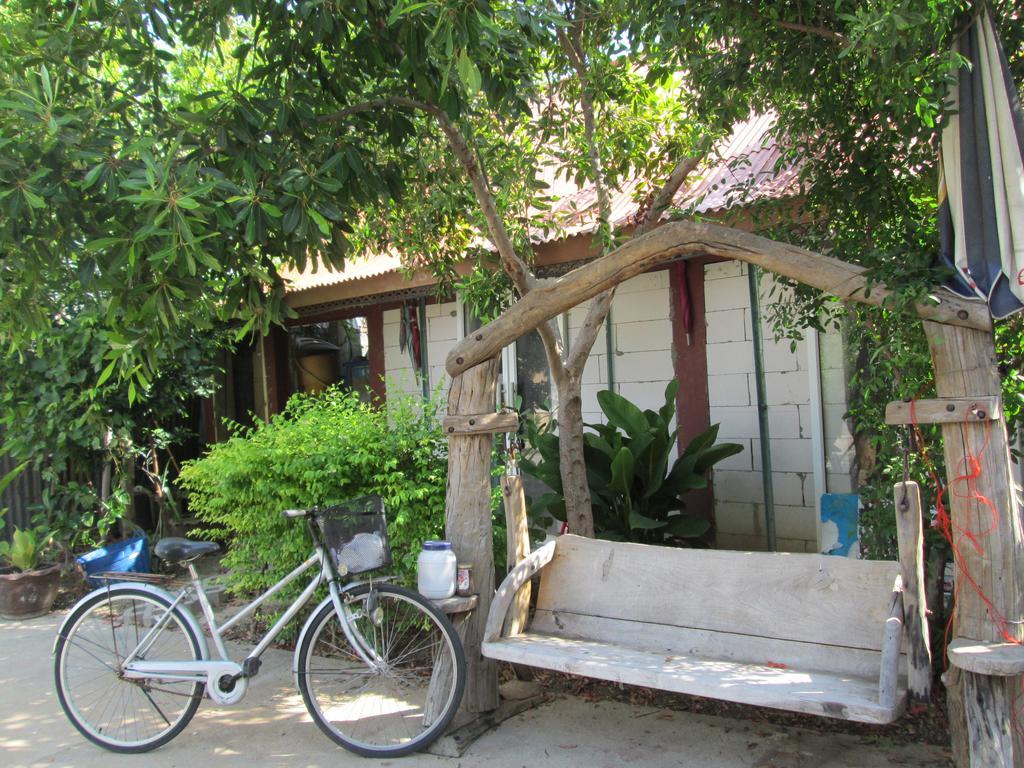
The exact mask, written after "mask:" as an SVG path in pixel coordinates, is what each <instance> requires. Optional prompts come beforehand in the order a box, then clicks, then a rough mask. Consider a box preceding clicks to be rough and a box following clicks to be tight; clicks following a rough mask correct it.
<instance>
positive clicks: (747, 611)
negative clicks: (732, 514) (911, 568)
mask: <svg viewBox="0 0 1024 768" xmlns="http://www.w3.org/2000/svg"><path fill="white" fill-rule="evenodd" d="M898 573H899V564H898V563H896V562H883V561H872V560H851V559H848V558H844V557H829V556H827V555H811V554H787V553H767V552H728V551H716V550H698V549H676V548H671V547H655V546H648V545H644V544H629V543H623V542H611V541H596V540H592V539H584V538H581V537H579V536H573V535H571V534H566V535H564V536H560V537H559V538H558V540H557V548H556V550H555V557H554V559H553V561H552V563H551V564H550V565H549V566H547V569H546V570H545V573H544V578H543V579H542V581H541V588H540V594H539V597H538V602H537V607H538V608H539V609H543V610H548V611H570V612H573V613H580V614H588V615H592V616H606V617H609V618H619V619H629V620H633V621H641V622H649V623H652V624H656V623H663V622H666V620H668V621H671V623H672V624H676V625H678V626H685V627H693V628H698V629H708V630H713V631H720V632H740V633H744V634H749V635H758V636H762V637H772V638H777V639H783V640H802V641H805V642H811V643H822V644H825V645H840V646H849V647H856V648H865V649H870V650H876V651H877V650H880V649H881V641H882V632H881V628H882V625H883V624H884V622H885V620H886V619H887V618H888V616H889V608H890V606H891V604H892V584H893V581H894V579H895V578H896V576H897V574H898ZM684 587H685V588H684Z"/></svg>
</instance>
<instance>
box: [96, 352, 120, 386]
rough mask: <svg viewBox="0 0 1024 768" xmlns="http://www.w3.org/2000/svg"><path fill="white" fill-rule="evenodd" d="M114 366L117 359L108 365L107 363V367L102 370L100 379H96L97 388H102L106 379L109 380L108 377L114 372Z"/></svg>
mask: <svg viewBox="0 0 1024 768" xmlns="http://www.w3.org/2000/svg"><path fill="white" fill-rule="evenodd" d="M116 366H117V359H116V358H115V359H114V360H111V361H110V362H109V363H107V367H106V368H104V369H103V372H102V373H100V377H99V378H98V379H96V386H97V387H102V386H103V385H104V384H105V383H106V381H107V379H109V378H110V375H111V374H112V373H113V372H114V368H115V367H116Z"/></svg>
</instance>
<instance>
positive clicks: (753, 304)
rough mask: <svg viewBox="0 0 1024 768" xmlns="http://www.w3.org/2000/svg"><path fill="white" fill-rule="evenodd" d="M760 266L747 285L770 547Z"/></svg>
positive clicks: (771, 492) (750, 271)
mask: <svg viewBox="0 0 1024 768" xmlns="http://www.w3.org/2000/svg"><path fill="white" fill-rule="evenodd" d="M757 273H758V269H757V267H755V266H754V265H753V264H748V265H747V287H748V289H749V291H750V326H751V330H752V332H753V336H754V340H753V344H754V383H755V385H756V388H757V426H758V434H759V435H760V437H761V487H762V488H763V490H764V528H765V534H766V535H767V536H768V550H769V551H770V552H774V551H775V549H776V546H775V489H774V488H773V486H772V451H771V431H770V430H769V428H768V397H767V395H766V393H765V384H764V349H763V340H762V338H761V297H760V294H759V293H758V289H757Z"/></svg>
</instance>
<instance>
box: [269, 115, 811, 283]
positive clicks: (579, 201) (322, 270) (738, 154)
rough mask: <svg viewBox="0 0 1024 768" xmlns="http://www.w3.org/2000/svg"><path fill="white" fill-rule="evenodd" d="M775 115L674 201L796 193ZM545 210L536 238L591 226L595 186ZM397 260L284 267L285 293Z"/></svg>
mask: <svg viewBox="0 0 1024 768" xmlns="http://www.w3.org/2000/svg"><path fill="white" fill-rule="evenodd" d="M774 125H775V115H772V114H767V115H755V116H753V117H751V118H750V119H748V120H745V121H743V122H742V123H739V124H737V126H736V127H735V129H734V130H733V132H732V133H731V134H730V135H729V136H728V137H727V138H725V139H724V140H722V141H721V142H720V143H719V144H718V145H717V146H716V147H715V149H714V151H713V152H712V154H711V158H712V159H711V162H709V163H708V164H707V165H706V166H705V167H703V168H702V169H700V170H699V171H698V173H697V174H696V175H695V177H694V181H693V182H692V183H690V184H687V185H684V186H683V187H681V188H680V190H679V191H678V192H677V193H676V196H675V198H674V199H673V205H674V206H675V207H677V208H683V209H690V210H692V211H693V212H694V213H695V214H711V213H716V212H721V211H724V210H726V209H729V208H732V207H734V206H738V205H750V204H752V203H754V202H757V201H762V200H769V199H781V198H784V197H788V196H791V195H794V194H796V192H797V187H798V182H799V180H798V170H799V169H798V168H797V167H796V166H794V165H792V164H788V165H787V164H783V163H782V153H781V152H780V150H779V147H778V144H777V143H776V141H775V139H774V137H773V136H772V135H771V130H772V128H773V126H774ZM642 182H643V180H641V179H634V180H632V181H629V182H627V183H625V184H624V185H622V187H621V188H619V189H617V190H615V191H614V192H613V193H612V198H611V219H612V222H613V224H614V226H616V227H624V226H630V225H632V224H635V223H636V217H637V215H638V212H639V211H640V208H641V203H642V199H641V194H640V191H639V190H640V187H641V184H642ZM550 215H551V217H552V219H553V220H555V221H557V222H558V226H556V227H554V228H552V229H551V230H550V231H549V232H548V233H547V234H541V233H540V232H538V234H537V236H536V238H535V242H537V243H545V242H553V241H556V240H561V239H564V238H567V237H572V236H574V235H581V234H585V233H588V232H592V231H593V230H594V229H595V227H596V225H597V191H596V189H595V188H594V187H593V186H590V187H585V188H583V189H580V190H578V191H575V192H571V193H570V194H568V195H566V196H565V197H563V198H562V199H561V200H560V201H559V202H558V204H557V205H555V206H554V207H553V208H552V210H551V212H550ZM401 266H402V262H401V259H400V258H399V257H398V256H397V255H395V254H382V255H378V256H370V257H367V258H363V259H353V260H351V261H348V262H346V263H345V269H344V270H343V271H340V272H336V271H333V270H331V269H329V268H327V267H324V266H322V265H321V266H319V268H318V267H317V265H313V266H312V267H308V268H307V269H306V270H305V271H303V272H301V273H299V272H294V271H293V272H290V273H288V272H286V273H285V274H284V277H285V280H286V281H287V282H288V293H298V292H300V291H306V290H310V289H312V288H320V287H324V286H328V285H339V284H341V283H347V282H352V281H355V280H364V279H368V278H371V277H378V276H380V275H384V274H387V273H389V272H396V271H398V270H399V269H400V268H401Z"/></svg>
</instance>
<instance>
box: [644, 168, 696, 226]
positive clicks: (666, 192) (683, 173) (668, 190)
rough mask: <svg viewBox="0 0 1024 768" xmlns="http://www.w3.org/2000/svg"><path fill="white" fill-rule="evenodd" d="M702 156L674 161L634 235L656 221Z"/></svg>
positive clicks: (653, 224)
mask: <svg viewBox="0 0 1024 768" xmlns="http://www.w3.org/2000/svg"><path fill="white" fill-rule="evenodd" d="M703 157H704V155H703V154H699V155H690V156H689V157H684V158H683V159H682V160H680V161H679V162H678V163H676V167H675V168H673V169H672V173H670V174H669V176H668V179H667V180H666V181H665V183H664V184H663V185H662V187H661V189H660V190H658V194H656V195H655V196H654V200H652V201H651V205H650V207H649V208H648V209H647V212H646V213H645V214H644V217H643V219H641V221H640V223H639V224H637V227H636V229H635V230H634V231H633V236H634V237H636V236H639V235H642V234H643V233H644V232H647V231H648V230H650V229H651V227H653V226H655V225H656V224H657V223H658V220H659V219H660V218H661V214H662V213H664V212H665V209H666V208H668V207H669V206H670V205H671V204H672V199H673V198H674V197H675V196H676V192H678V191H679V188H680V187H681V186H682V185H683V182H684V181H686V179H687V177H689V175H690V174H691V173H693V171H694V170H695V169H696V168H697V166H698V165H699V164H700V161H701V160H702V159H703Z"/></svg>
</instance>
